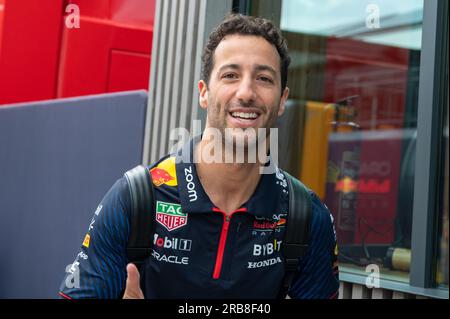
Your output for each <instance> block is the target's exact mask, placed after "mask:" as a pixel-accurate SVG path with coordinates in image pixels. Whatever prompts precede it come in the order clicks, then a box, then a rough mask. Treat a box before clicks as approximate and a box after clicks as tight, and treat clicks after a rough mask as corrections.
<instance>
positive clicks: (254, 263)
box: [247, 257, 283, 269]
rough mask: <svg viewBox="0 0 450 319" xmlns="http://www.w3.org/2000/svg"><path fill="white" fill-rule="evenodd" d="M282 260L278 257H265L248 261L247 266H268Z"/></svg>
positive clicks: (249, 267) (250, 267)
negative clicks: (264, 258)
mask: <svg viewBox="0 0 450 319" xmlns="http://www.w3.org/2000/svg"><path fill="white" fill-rule="evenodd" d="M282 262H283V261H282V260H281V258H280V257H276V258H270V259H266V260H262V261H249V262H248V267H247V268H248V269H252V268H262V267H268V266H272V265H275V264H279V263H282Z"/></svg>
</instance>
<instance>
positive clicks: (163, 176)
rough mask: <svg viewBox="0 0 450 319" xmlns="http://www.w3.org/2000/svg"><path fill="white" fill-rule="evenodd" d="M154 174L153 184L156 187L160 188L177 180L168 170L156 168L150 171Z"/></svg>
mask: <svg viewBox="0 0 450 319" xmlns="http://www.w3.org/2000/svg"><path fill="white" fill-rule="evenodd" d="M150 173H151V174H152V179H153V184H155V185H156V186H160V185H162V184H166V183H168V182H170V181H173V180H175V178H174V177H172V176H171V175H170V174H169V173H168V172H167V171H166V170H164V169H161V168H158V167H155V168H154V169H152V170H151V171H150Z"/></svg>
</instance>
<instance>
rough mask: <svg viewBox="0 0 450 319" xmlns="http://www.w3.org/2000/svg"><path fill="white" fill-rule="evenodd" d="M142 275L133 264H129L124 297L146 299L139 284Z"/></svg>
mask: <svg viewBox="0 0 450 319" xmlns="http://www.w3.org/2000/svg"><path fill="white" fill-rule="evenodd" d="M140 278H141V276H140V275H139V271H138V269H137V268H136V266H135V265H133V264H128V265H127V283H126V287H125V293H124V294H123V299H144V293H143V292H142V290H141V287H140V285H139V282H140Z"/></svg>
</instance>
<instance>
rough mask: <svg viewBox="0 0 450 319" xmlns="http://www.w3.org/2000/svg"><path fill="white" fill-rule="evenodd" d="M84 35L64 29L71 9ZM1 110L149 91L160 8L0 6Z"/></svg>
mask: <svg viewBox="0 0 450 319" xmlns="http://www.w3.org/2000/svg"><path fill="white" fill-rule="evenodd" d="M71 3H73V4H77V5H78V7H79V9H80V28H79V29H77V28H73V29H69V28H67V27H66V23H65V20H66V16H67V14H68V13H66V12H65V9H66V6H67V5H68V4H71ZM2 4H3V5H4V10H3V19H2V11H1V10H0V104H6V103H15V102H25V101H35V100H44V99H53V98H57V97H68V96H79V95H86V94H96V93H105V92H113V91H123V90H134V89H148V85H149V83H148V81H149V73H150V61H151V46H152V39H153V21H154V14H155V7H154V6H155V0H133V1H126V0H77V1H75V0H52V1H28V0H0V6H1V5H2Z"/></svg>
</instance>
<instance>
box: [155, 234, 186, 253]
mask: <svg viewBox="0 0 450 319" xmlns="http://www.w3.org/2000/svg"><path fill="white" fill-rule="evenodd" d="M153 244H154V245H156V246H157V247H161V248H167V249H173V250H182V251H191V246H192V240H190V239H183V238H169V237H161V236H159V235H158V234H156V233H155V234H154V236H153Z"/></svg>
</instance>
